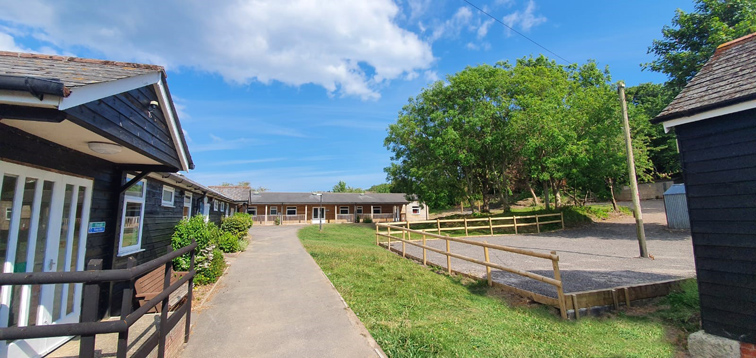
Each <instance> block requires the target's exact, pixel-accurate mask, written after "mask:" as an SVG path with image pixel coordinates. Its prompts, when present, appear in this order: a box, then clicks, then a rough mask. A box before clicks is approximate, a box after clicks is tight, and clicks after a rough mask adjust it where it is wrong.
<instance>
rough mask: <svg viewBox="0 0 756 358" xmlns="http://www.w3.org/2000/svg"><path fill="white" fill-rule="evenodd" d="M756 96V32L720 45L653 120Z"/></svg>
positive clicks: (727, 104)
mask: <svg viewBox="0 0 756 358" xmlns="http://www.w3.org/2000/svg"><path fill="white" fill-rule="evenodd" d="M753 98H756V33H753V34H750V35H748V36H744V37H741V38H739V39H736V40H733V41H730V42H728V43H725V44H722V45H720V46H719V47H718V48H717V50H716V51H715V52H714V55H712V56H711V58H710V59H709V61H708V62H706V64H705V65H704V66H703V67H702V68H701V70H700V71H699V72H698V73H697V74H696V75H695V76H694V77H693V79H692V80H691V81H690V82H689V83H688V85H687V86H685V88H684V89H683V90H682V92H680V94H678V95H677V97H675V99H674V100H673V101H672V103H670V104H669V105H668V106H667V107H666V108H664V110H663V111H662V112H661V113H659V115H658V116H656V118H654V119H653V122H654V123H659V122H664V121H668V120H672V119H675V118H680V117H687V116H690V115H693V114H696V113H700V112H704V111H708V110H711V109H715V108H719V107H726V106H729V105H732V104H735V103H739V102H743V101H746V100H749V99H753Z"/></svg>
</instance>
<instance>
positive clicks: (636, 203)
mask: <svg viewBox="0 0 756 358" xmlns="http://www.w3.org/2000/svg"><path fill="white" fill-rule="evenodd" d="M617 92H619V98H620V103H621V104H622V123H623V124H624V127H625V145H626V147H627V169H628V171H629V172H630V191H631V192H632V196H633V209H634V210H633V214H634V216H635V231H636V232H637V234H638V246H639V247H640V256H641V257H645V258H648V249H646V231H645V230H644V229H643V212H642V211H641V206H640V197H639V196H638V180H637V179H636V177H635V158H634V157H633V143H632V140H631V139H630V121H629V120H628V118H627V102H626V101H625V83H624V82H620V83H619V84H618V85H617Z"/></svg>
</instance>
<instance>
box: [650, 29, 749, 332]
mask: <svg viewBox="0 0 756 358" xmlns="http://www.w3.org/2000/svg"><path fill="white" fill-rule="evenodd" d="M755 59H756V34H752V35H749V36H746V37H743V38H740V39H737V40H734V41H732V42H729V43H726V44H723V45H721V46H720V47H719V48H717V50H716V52H715V53H714V55H713V56H712V57H711V58H710V59H709V61H708V62H707V63H706V65H705V66H704V67H703V68H702V69H701V71H700V72H699V73H698V74H697V75H696V76H695V77H694V78H693V79H692V80H691V81H690V83H688V85H687V86H686V87H685V89H684V90H683V91H682V92H681V93H680V94H679V95H678V96H677V97H676V98H675V99H674V100H673V101H672V103H670V104H669V106H667V108H665V109H664V111H662V112H661V113H660V114H659V116H657V117H656V118H655V119H654V120H653V121H654V122H656V123H663V124H664V128H665V129H666V130H671V129H674V131H675V133H676V135H677V140H678V144H679V149H680V159H681V162H682V169H683V177H684V181H685V187H686V189H687V199H688V209H689V213H690V227H691V234H692V237H693V249H694V254H695V262H696V272H697V276H698V287H699V295H700V298H701V320H702V324H703V329H704V331H705V332H706V333H708V334H711V335H716V336H720V337H725V338H728V339H731V340H735V341H740V342H745V343H748V344H753V343H756V60H755Z"/></svg>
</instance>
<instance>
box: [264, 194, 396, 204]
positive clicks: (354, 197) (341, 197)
mask: <svg viewBox="0 0 756 358" xmlns="http://www.w3.org/2000/svg"><path fill="white" fill-rule="evenodd" d="M320 202H321V201H320V196H319V195H317V194H313V193H271V192H267V191H266V192H256V193H252V195H251V196H250V200H249V203H250V204H319V203H320ZM408 202H409V201H407V199H406V198H405V194H402V193H323V201H322V203H323V204H406V203H408Z"/></svg>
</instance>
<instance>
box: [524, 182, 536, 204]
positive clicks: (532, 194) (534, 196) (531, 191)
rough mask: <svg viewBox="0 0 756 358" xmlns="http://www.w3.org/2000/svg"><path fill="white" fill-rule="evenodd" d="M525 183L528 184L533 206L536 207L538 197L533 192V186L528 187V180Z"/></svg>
mask: <svg viewBox="0 0 756 358" xmlns="http://www.w3.org/2000/svg"><path fill="white" fill-rule="evenodd" d="M526 183H528V190H530V195H531V196H533V205H538V195H536V193H535V190H533V186H531V185H530V180H528V181H527V182H526Z"/></svg>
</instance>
